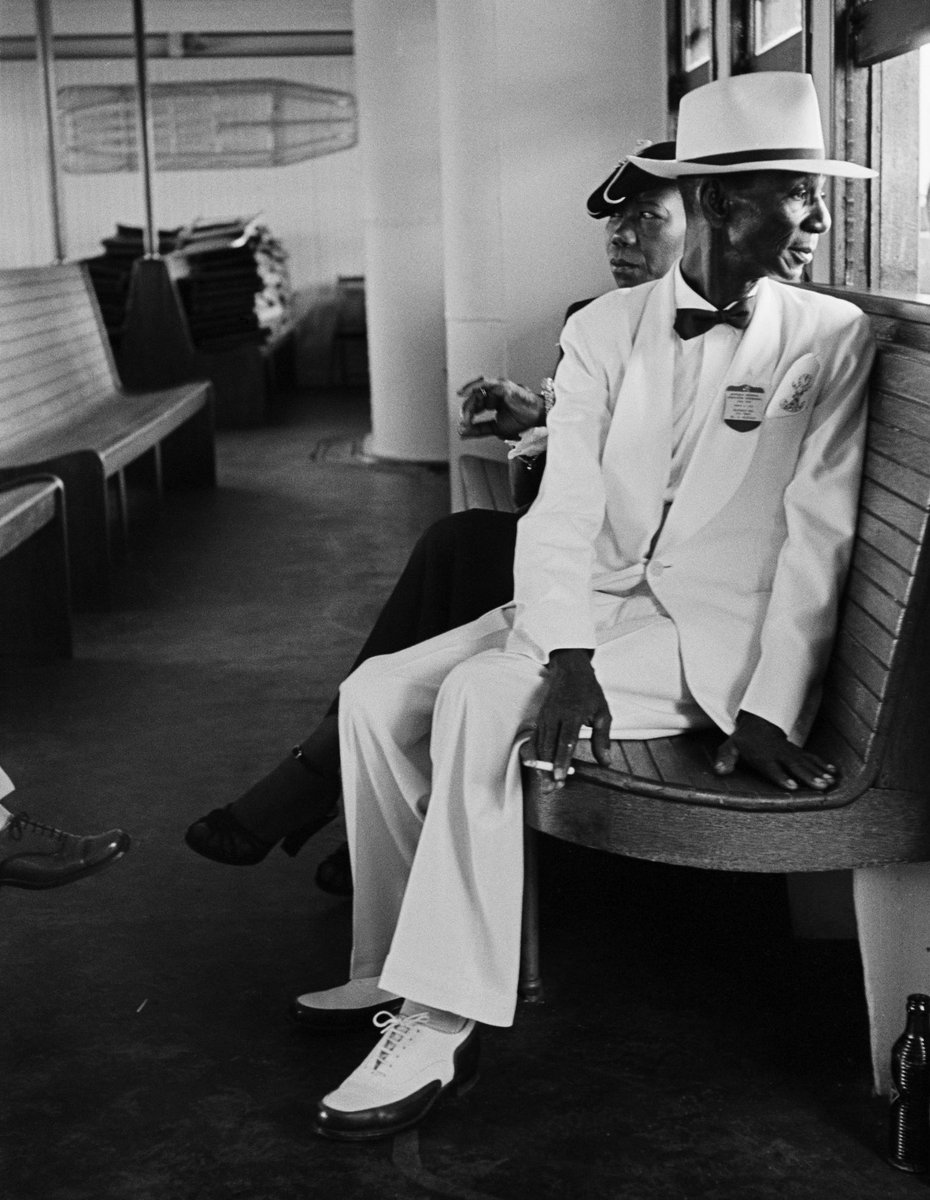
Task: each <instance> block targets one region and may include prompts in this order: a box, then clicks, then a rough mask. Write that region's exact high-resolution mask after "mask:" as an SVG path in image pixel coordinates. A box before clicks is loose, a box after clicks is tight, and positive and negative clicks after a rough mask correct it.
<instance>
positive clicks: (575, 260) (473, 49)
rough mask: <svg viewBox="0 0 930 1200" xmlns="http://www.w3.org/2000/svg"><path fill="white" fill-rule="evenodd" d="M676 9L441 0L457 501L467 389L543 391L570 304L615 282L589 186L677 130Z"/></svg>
mask: <svg viewBox="0 0 930 1200" xmlns="http://www.w3.org/2000/svg"><path fill="white" fill-rule="evenodd" d="M663 11H664V5H662V4H657V3H655V0H624V3H623V4H618V3H616V0H586V2H585V3H584V4H583V5H580V4H566V3H564V0H468V2H467V3H463V2H462V0H437V17H438V34H439V116H440V124H441V133H442V138H441V149H442V192H443V240H444V247H445V263H444V269H445V294H446V355H447V360H448V366H449V379H448V392H447V395H448V408H449V418H450V427H451V433H450V442H449V449H450V459H451V484H452V500H453V507H460V506H461V488H460V482H459V475H458V464H457V459H458V456H459V455H460V453H461V452H462V450H463V448H464V452H465V453H468V454H475V453H477V454H481V455H483V456H484V457H491V458H499V457H502V456H503V449H502V447H501V445H500V443H497V442H495V441H493V440H482V441H480V442H474V441H469V442H466V443H461V442H460V441H459V438H458V436H457V434H456V432H455V425H456V420H455V418H456V415H457V412H458V407H459V400H458V398H457V396H456V395H455V392H456V389H457V388H458V387H459V386H461V384H462V383H464V382H465V381H466V380H467V379H469V378H472V377H473V376H475V375H478V374H481V373H484V374H486V375H503V376H506V377H509V378H511V379H515V380H517V381H518V382H519V383H524V384H527V385H528V386H530V387H534V388H536V387H538V385H539V383H540V380H541V379H542V377H543V376H545V375H549V374H551V372H552V369H553V366H554V365H555V359H556V343H557V339H558V332H559V329H560V328H561V324H562V316H563V314H564V312H565V309H566V307H567V306H568V305H569V304H570V303H571V302H572V301H573V300H580V299H585V298H587V297H589V296H596V295H598V294H600V293H601V292H605V291H607V290H608V289H609V288H610V287H611V286H612V280H611V277H610V275H609V273H608V270H607V264H606V261H605V255H604V246H603V228H602V227H601V226H599V225H598V224H597V223H595V222H594V221H592V220H591V218H590V217H588V216H587V215H586V214H585V201H586V199H587V197H588V195H589V194H590V193H591V192H592V191H593V190H594V188H595V187H596V186H597V185H598V184H599V183H600V182H601V181H602V180H603V178H604V177H605V176H606V175H607V173H608V171H609V170H610V168H611V167H612V166H613V165H614V164H615V163H616V162H617V161H618V159H619V158H620V157H621V156H622V155H624V154H625V153H627V152H628V151H629V150H630V149H632V148H633V145H634V143H635V142H636V140H637V139H638V138H644V137H647V138H651V139H652V140H654V141H660V140H662V139H663V138H664V136H665V132H666V103H665V58H664V54H665V49H664V48H665V34H664V25H663Z"/></svg>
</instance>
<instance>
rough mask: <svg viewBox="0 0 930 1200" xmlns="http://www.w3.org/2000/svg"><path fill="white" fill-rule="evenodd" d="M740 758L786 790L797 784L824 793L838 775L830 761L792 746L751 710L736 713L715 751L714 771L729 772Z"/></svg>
mask: <svg viewBox="0 0 930 1200" xmlns="http://www.w3.org/2000/svg"><path fill="white" fill-rule="evenodd" d="M740 761H742V762H743V763H744V765H745V766H747V767H752V768H753V770H755V771H758V772H759V774H760V775H764V776H765V778H766V779H769V780H771V781H772V783H775V784H777V785H778V786H779V787H782V788H784V789H785V790H786V791H789V792H794V791H796V790H797V789H798V788H799V787H810V788H816V790H817V791H820V792H825V791H828V790H829V789H830V788H832V787H834V786H835V785H836V781H837V779H838V777H839V771H838V770H837V768H836V767H835V766H834V765H833V763H828V762H824V760H823V759H822V758H820V757H818V756H817V755H816V754H811V753H810V752H809V751H807V750H802V749H801V748H800V746H795V745H793V744H792V743H791V742H789V741H788V738H787V737H786V736H785V734H784V733H783V732H782V731H781V730H780V729H779V728H778V726H777V725H773V724H772V722H771V721H766V720H765V718H764V717H758V716H756V714H755V713H751V712H743V711H740V712H739V713H738V714H737V717H736V728H735V729H734V731H733V733H732V734H731V735H730V736H729V737H728V738H727V740H726V741H725V742H724V743H723V745H722V746H721V747H720V749H719V750H718V751H717V756H716V759H715V760H714V770H715V771H716V772H717V774H718V775H730V774H732V772H733V769H734V768H735V766H736V764H737V763H738V762H740Z"/></svg>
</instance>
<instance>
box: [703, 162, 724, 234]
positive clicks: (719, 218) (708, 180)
mask: <svg viewBox="0 0 930 1200" xmlns="http://www.w3.org/2000/svg"><path fill="white" fill-rule="evenodd" d="M698 203H699V204H700V206H701V212H702V214H703V216H704V220H705V221H707V223H708V224H709V225H712V226H713V227H714V228H715V229H719V228H721V227H722V226H724V225H726V223H727V221H728V220H729V219H730V211H731V208H730V193H729V190H728V189H727V187H726V185H725V184H724V183H723V181H722V180H721V179H720V178H719V176H716V175H706V176H705V177H704V178H703V179H701V181H700V182H699V184H698Z"/></svg>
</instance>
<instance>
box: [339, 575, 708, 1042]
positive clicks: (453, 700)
mask: <svg viewBox="0 0 930 1200" xmlns="http://www.w3.org/2000/svg"><path fill="white" fill-rule="evenodd" d="M611 600H612V601H613V603H612V604H611V605H608V606H607V607H606V608H605V620H604V622H603V624H602V623H601V622H599V627H601V636H602V639H603V640H601V641H599V644H598V647H597V649H596V651H595V656H594V666H595V671H596V673H597V676H598V680H599V682H600V684H601V687H602V688H603V689H604V691H605V694H606V696H607V700H608V703H609V705H610V709H611V714H612V717H613V724H612V728H611V732H612V735H613V736H614V737H634V738H635V737H656V736H663V735H668V734H672V733H679V732H681V731H682V730H684V729H687V728H691V727H693V726H694V725H697V724H701V723H706V718H705V717H704V716H703V714H702V713H701V710H700V709H699V708H698V707H697V705H696V704H695V703H694V701H693V699H692V698H691V696H690V694H689V693H688V690H687V687H686V685H685V682H684V677H683V674H682V670H681V661H680V654H679V648H678V637H677V633H676V631H675V627H674V625H673V624H672V622H671V620H670V619H669V618H668V617H667V616H665V615H664V614H662V613H660V611H658V610H657V606H656V605H655V603H654V602H653V601H651V600H649V601H648V602H647V603H643V604H640V603H638V602H637V601H636V600H628V601H625V602H618V601H616V600H615V599H614V598H611ZM608 608H609V609H610V612H609V613H608V612H607V609H608ZM513 612H514V610H513V609H512V608H504V609H495V610H493V611H492V612H490V613H487V614H485V616H483V617H480V618H479V619H478V620H477V621H473V622H472V623H471V624H469V625H464V626H462V627H461V628H459V629H455V630H452V631H451V632H450V633H445V634H440V635H439V636H438V637H435V638H432V639H430V640H429V641H427V642H422V643H420V644H419V645H417V646H413V647H412V648H411V649H409V650H402V651H400V652H399V653H397V654H391V655H385V656H383V657H379V658H372V659H369V660H368V661H367V662H365V663H363V664H362V665H361V666H360V667H359V668H358V669H357V670H356V671H355V672H353V674H352V675H351V676H350V677H349V678H348V679H347V680H346V681H345V683H344V684H343V685H342V689H341V693H340V702H339V738H340V750H341V756H342V782H343V796H344V800H345V812H346V823H347V826H348V836H349V847H350V851H351V856H352V870H353V875H354V880H355V895H354V900H353V906H354V913H353V922H354V923H353V950H352V966H351V975H352V978H364V977H367V976H380V984H381V987H383V988H385V989H386V990H388V991H391V992H395V993H396V994H397V995H401V996H406V997H408V998H410V999H413V1000H416V1001H418V1002H419V1003H421V1004H427V1005H429V1006H431V1007H434V1008H439V1009H445V1010H447V1011H449V1012H454V1013H457V1014H459V1015H460V1016H463V1017H470V1018H474V1019H475V1020H478V1021H483V1022H484V1023H486V1024H489V1025H510V1024H512V1023H513V1014H514V1008H515V1006H516V995H517V977H518V971H519V960H520V919H521V908H522V896H523V798H522V788H521V778H520V761H519V753H518V751H519V746H520V745H521V743H522V742H523V741H525V740H526V737H527V736H528V734H529V731H530V729H531V727H532V723H533V720H534V718H535V715H536V713H537V711H538V708H539V705H540V703H541V698H542V688H543V679H544V677H545V667H543V666H542V665H541V664H540V662H539V660H538V658H536V657H534V656H533V655H532V654H530V653H526V654H524V653H521V652H519V651H518V650H514V649H505V646H506V644H507V642H508V639H509V637H510V632H511V625H512V620H513ZM510 640H511V643H513V639H510Z"/></svg>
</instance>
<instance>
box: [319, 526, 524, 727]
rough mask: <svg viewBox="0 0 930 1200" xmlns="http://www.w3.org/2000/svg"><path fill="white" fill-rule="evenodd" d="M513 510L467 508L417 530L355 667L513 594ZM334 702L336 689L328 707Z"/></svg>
mask: <svg viewBox="0 0 930 1200" xmlns="http://www.w3.org/2000/svg"><path fill="white" fill-rule="evenodd" d="M516 538H517V517H516V514H514V513H505V512H493V511H491V510H490V509H484V508H471V509H467V510H466V511H465V512H458V513H453V514H452V515H451V516H449V517H443V518H442V519H441V520H439V521H436V523H435V524H433V525H431V526H430V527H429V529H427V530H426V532H425V533H424V534H423V535H422V536H421V538H420V540H419V541H418V542H417V544H416V545H415V546H414V548H413V550H412V551H411V553H410V557H409V558H408V560H407V565H406V566H405V567H404V569H403V571H402V572H401V575H400V578H399V579H398V581H397V583H396V584H395V585H394V590H393V592H391V594H390V596H389V597H388V599H387V602H386V603H385V605H384V608H382V610H381V612H380V614H379V616H378V619H377V621H375V623H374V627H373V628H372V631H371V633H370V634H369V635H368V640H367V641H366V642H365V644H364V646H362V649H361V651H360V653H359V656H358V658H357V659H356V660H355V662H354V663H353V665H352V670H353V671H354V670H355V668H356V667H357V666H358V665H359V663H362V662H364V661H365V659H366V658H373V657H374V656H375V655H376V654H393V653H394V652H395V651H396V650H406V649H407V647H408V646H415V645H416V644H417V642H425V641H426V640H427V638H431V637H435V636H436V635H437V634H439V633H445V632H446V631H447V630H449V629H455V627H456V626H458V625H465V624H467V623H468V622H469V621H474V620H475V619H476V618H477V617H480V616H482V614H484V613H486V612H488V611H489V609H492V608H498V607H499V606H500V605H502V604H507V602H508V601H510V600H512V599H513V552H514V545H515V543H516ZM338 707H339V697H338V696H337V697H336V699H335V700H333V703H332V704H331V705H330V708H329V713H330V714H332V713H335V712H336V711H337V710H338Z"/></svg>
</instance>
